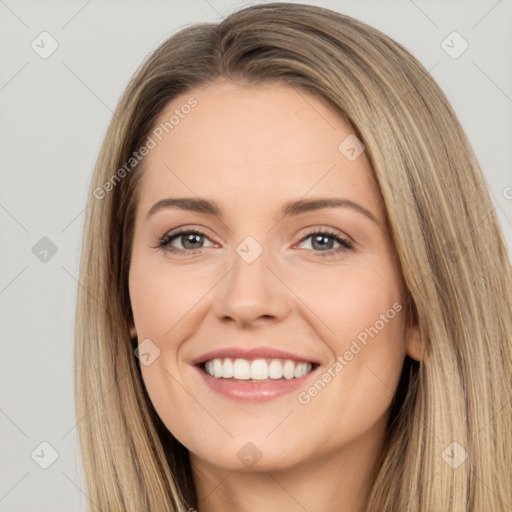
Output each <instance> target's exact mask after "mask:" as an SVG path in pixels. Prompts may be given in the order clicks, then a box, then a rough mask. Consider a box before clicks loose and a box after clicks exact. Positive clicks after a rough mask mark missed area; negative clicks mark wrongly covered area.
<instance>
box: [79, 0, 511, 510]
mask: <svg viewBox="0 0 512 512" xmlns="http://www.w3.org/2000/svg"><path fill="white" fill-rule="evenodd" d="M218 77H224V78H227V79H229V80H232V81H234V82H237V83H250V84H260V83H268V82H276V81H277V82H280V83H286V84H289V85H291V86H293V87H295V88H296V90H297V91H300V90H301V89H302V90H307V91H309V92H312V93H314V94H315V95H317V96H318V97H320V98H322V99H324V100H325V101H327V102H328V103H329V104H330V105H331V106H332V108H333V109H338V110H339V111H340V112H341V113H342V114H343V115H344V117H345V119H346V120H347V122H348V123H349V124H350V125H351V126H352V127H353V130H354V132H355V133H356V135H357V136H358V137H359V138H360V139H361V140H362V141H363V143H364V145H365V148H366V149H365V151H366V155H367V157H368V158H369V160H370V162H371V164H372V167H373V172H374V175H375V179H376V181H377V183H378V184H379V187H380V190H381V193H382V197H383V200H384V204H385V207H386V211H387V219H388V224H389V229H390V234H391V237H392V241H393V244H394V247H395V250H396V254H397V257H398V261H399V265H400V273H401V276H402V279H403V282H404V286H405V289H406V290H407V297H408V299H409V302H408V318H409V321H410V322H416V323H417V324H418V325H419V328H420V331H421V335H422V338H423V339H424V340H425V342H426V354H425V359H424V360H423V361H422V362H421V363H419V364H414V362H413V361H412V360H409V358H406V364H404V369H403V373H402V378H401V381H400V384H399V388H398V390H397V393H396V396H395V400H394V407H393V410H392V414H391V417H390V421H389V426H388V434H387V439H386V443H385V446H384V449H383V451H382V454H381V458H380V459H379V460H378V461H376V477H375V482H374V485H373V488H372V491H371V494H370V497H369V502H368V505H367V510H368V511H379V512H391V511H393V512H396V511H409V510H411V511H416V512H427V511H428V512H432V511H446V510H450V511H452V512H457V511H459V512H462V511H475V512H484V511H485V512H487V511H493V512H505V511H506V510H507V511H510V509H511V507H512V483H511V481H512V439H511V435H510V431H511V428H512V408H511V398H512V393H511V391H512V350H511V340H512V299H511V290H512V276H511V267H510V262H509V260H508V254H507V249H506V245H505V242H504V240H503V237H502V234H501V231H500V227H499V223H498V220H497V217H496V215H495V212H494V210H495V207H494V205H493V203H492V201H491V199H490V196H489V192H488V189H487V186H486V184H485V181H484V179H483V177H482V172H481V170H480V167H479V164H478V162H477V160H476V157H475V155H474V152H473V150H472V148H471V147H470V144H469V142H468V140H467V138H466V135H465V133H464V131H463V129H462V127H461V125H460V124H459V122H458V120H457V118H456V116H455V114H454V112H453V110H452V108H451V107H450V105H449V103H448V100H447V99H446V97H445V95H444V94H443V92H442V91H441V90H440V88H439V87H438V86H437V84H436V83H435V82H434V80H433V79H432V78H431V76H430V75H429V74H428V72H427V71H426V70H425V68H424V67H423V66H422V65H421V64H420V63H419V62H418V61H417V60H416V59H415V58H414V57H413V56H412V55H411V54H410V53H408V52H407V50H405V49H404V48H403V47H402V46H401V45H399V44H398V43H396V42H395V41H393V40H392V39H390V38H389V37H387V36H386V35H384V34H383V33H381V32H379V31H378V30H376V29H374V28H372V27H370V26H368V25H366V24H364V23H362V22H360V21H358V20H355V19H353V18H351V17H348V16H345V15H342V14H339V13H336V12H333V11H330V10H327V9H324V8H321V7H315V6H310V5H301V4H292V3H290V4H288V3H273V4H262V5H254V6H251V7H248V8H245V9H243V10H240V11H238V12H235V13H233V14H231V15H230V16H229V17H227V18H226V19H225V20H223V21H222V22H220V23H218V24H213V23H208V24H198V25H195V26H190V27H187V28H185V29H183V30H181V31H179V32H178V33H176V34H175V35H173V36H172V37H171V38H170V39H168V40H167V41H166V42H164V43H163V44H162V45H161V46H160V47H159V48H158V49H157V50H156V51H154V52H153V53H152V54H151V55H150V56H149V57H148V58H147V59H146V61H145V62H144V63H143V65H142V66H141V67H140V68H139V70H138V71H137V73H136V74H135V76H134V77H133V78H132V80H131V81H130V83H129V84H128V86H127V88H126V90H125V92H124V94H123V95H122V97H121V99H120V101H119V103H118V105H117V108H116V110H115V114H114V116H113V118H112V121H111V123H110V126H109V128H108V131H107V134H106V136H105V140H104V143H103V146H102V148H101V151H100V154H99V157H98V161H97V165H96V168H95V171H94V175H93V177H92V181H91V186H90V191H89V201H88V208H87V216H86V224H85V229H84V237H83V248H82V259H81V266H80V277H79V281H80V286H79V288H78V300H77V311H76V333H75V335H76V351H75V365H76V380H75V397H76V414H77V421H78V433H79V440H80V447H81V453H82V460H83V466H84V470H85V476H86V481H87V487H88V496H89V498H90V500H91V502H92V503H93V504H94V505H95V506H97V507H99V509H101V510H104V511H107V510H115V511H137V512H140V511H142V510H151V511H180V512H185V511H187V510H188V509H189V507H194V508H196V507H197V506H198V504H197V502H196V501H197V499H196V495H195V490H194V485H193V481H192V474H191V469H190V464H189V460H188V452H187V450H186V449H185V448H184V447H183V446H182V445H181V444H180V443H179V442H178V441H177V440H176V439H175V438H174V437H173V436H172V434H171V433H170V432H168V431H167V429H166V428H165V427H164V426H163V423H162V422H161V420H160V419H159V418H158V416H157V415H156V413H155V411H154V409H153V406H152V404H151V401H150V399H149V397H148V395H147V392H146V390H145V387H144V385H143V382H142V379H141V373H140V370H139V366H138V361H137V359H136V358H135V356H134V353H133V351H134V349H135V347H136V343H137V341H136V340H132V339H131V338H130V333H129V324H130V322H131V321H132V318H133V317H132V312H131V307H130V299H129V293H128V271H129V267H130V254H131V244H132V237H133V227H134V213H135V207H136V204H137V182H138V180H139V178H140V176H141V173H142V170H143V163H144V162H143V161H142V162H141V163H140V164H139V165H134V167H133V169H128V170H127V168H126V162H128V161H129V160H130V158H131V157H132V155H133V152H134V151H137V149H138V148H140V147H141V146H142V145H143V144H144V141H145V140H147V137H148V134H149V133H150V131H151V129H152V128H153V127H154V124H155V121H156V119H157V118H158V116H159V115H160V114H161V112H162V110H163V109H164V107H165V106H166V105H167V104H168V102H169V101H171V100H172V99H173V98H175V97H177V96H178V95H181V94H184V93H191V92H193V91H194V90H198V89H199V88H201V87H205V86H207V85H208V84H210V83H211V82H212V81H214V80H215V79H216V78H218ZM340 142H341V141H340ZM123 166H125V172H124V173H123V172H119V170H120V169H121V168H123ZM107 184H110V185H109V186H106V185H107ZM453 443H456V444H453ZM466 456H467V458H465V457H466ZM455 459H458V463H457V465H456V464H454V463H453V462H452V461H453V460H455ZM461 461H462V462H461ZM341 477H342V476H341V475H340V478H341ZM91 507H92V505H91Z"/></svg>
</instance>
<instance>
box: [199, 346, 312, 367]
mask: <svg viewBox="0 0 512 512" xmlns="http://www.w3.org/2000/svg"><path fill="white" fill-rule="evenodd" d="M224 357H230V358H232V359H237V358H239V359H291V360H292V361H297V362H306V363H314V364H318V363H317V361H315V360H314V359H311V358H310V357H308V356H301V355H297V354H294V353H293V352H288V351H287V350H278V349H275V348H272V347H254V348H242V347H226V348H220V349H217V350H212V351H211V352H207V353H206V354H203V355H201V356H199V357H196V358H195V359H193V360H192V364H196V365H197V364H203V363H205V362H206V361H211V360H212V359H221V358H224Z"/></svg>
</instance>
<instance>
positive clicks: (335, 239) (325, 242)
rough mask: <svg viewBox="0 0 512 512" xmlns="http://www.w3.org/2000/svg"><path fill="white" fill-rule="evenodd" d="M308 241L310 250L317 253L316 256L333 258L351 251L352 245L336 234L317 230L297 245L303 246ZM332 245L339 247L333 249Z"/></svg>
mask: <svg viewBox="0 0 512 512" xmlns="http://www.w3.org/2000/svg"><path fill="white" fill-rule="evenodd" d="M309 239H311V240H310V248H311V249H313V250H314V252H317V253H319V254H317V256H321V257H324V256H334V255H336V254H339V253H341V252H345V251H349V250H352V249H353V243H352V242H351V241H350V240H348V239H345V238H342V237H341V236H340V235H339V234H338V233H333V232H331V231H329V230H325V229H324V230H318V231H313V232H312V233H309V234H308V235H307V236H306V237H304V238H303V239H302V240H301V241H300V243H299V245H301V244H303V243H304V242H305V241H306V240H309ZM334 244H338V245H339V247H336V248H333V245H334Z"/></svg>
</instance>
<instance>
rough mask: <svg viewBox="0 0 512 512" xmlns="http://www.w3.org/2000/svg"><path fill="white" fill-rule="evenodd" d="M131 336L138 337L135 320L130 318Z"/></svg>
mask: <svg viewBox="0 0 512 512" xmlns="http://www.w3.org/2000/svg"><path fill="white" fill-rule="evenodd" d="M130 336H131V338H132V339H135V338H137V329H135V324H134V323H133V320H130Z"/></svg>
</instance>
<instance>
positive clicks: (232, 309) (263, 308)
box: [214, 250, 292, 328]
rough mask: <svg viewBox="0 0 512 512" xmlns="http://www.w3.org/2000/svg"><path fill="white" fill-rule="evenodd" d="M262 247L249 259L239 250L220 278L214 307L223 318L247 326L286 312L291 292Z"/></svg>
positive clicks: (274, 320)
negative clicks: (255, 255) (222, 277)
mask: <svg viewBox="0 0 512 512" xmlns="http://www.w3.org/2000/svg"><path fill="white" fill-rule="evenodd" d="M267 256H268V253H267V251H266V250H264V251H263V252H262V253H261V254H260V255H259V256H258V257H257V258H256V259H255V260H254V261H252V262H250V263H249V262H248V261H249V260H247V261H246V260H245V259H244V258H243V257H242V256H240V255H239V254H238V253H235V255H234V258H233V268H232V269H231V271H230V272H229V273H228V274H227V276H226V277H225V279H224V280H223V284H222V286H221V288H220V291H219V294H218V295H217V296H216V300H215V304H214V311H215V313H216V315H217V317H218V318H219V319H220V320H221V321H223V322H227V321H232V322H235V323H236V324H238V325H239V326H240V327H243V328H248V327H250V326H252V325H254V324H256V323H261V322H270V321H273V322H279V321H282V320H283V319H284V318H286V316H287V315H288V314H289V312H290V309H291V306H292V293H291V292H290V290H289V289H288V288H287V287H286V285H285V284H284V283H283V280H282V279H281V278H280V276H279V272H278V271H276V267H277V265H275V264H274V263H275V262H272V261H270V258H268V257H267Z"/></svg>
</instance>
